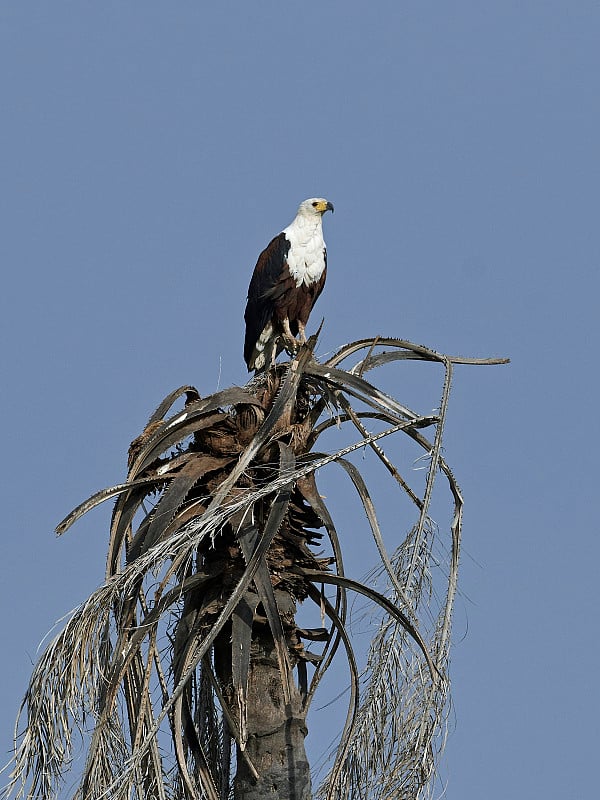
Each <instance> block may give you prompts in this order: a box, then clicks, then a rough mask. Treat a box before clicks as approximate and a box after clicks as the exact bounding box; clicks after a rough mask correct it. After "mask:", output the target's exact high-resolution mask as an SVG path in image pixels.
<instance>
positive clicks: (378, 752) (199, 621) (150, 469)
mask: <svg viewBox="0 0 600 800" xmlns="http://www.w3.org/2000/svg"><path fill="white" fill-rule="evenodd" d="M315 344H316V337H313V338H312V339H311V340H309V342H308V344H307V345H305V346H303V347H302V348H301V349H300V352H299V353H298V355H297V356H296V357H295V358H294V359H293V360H292V361H291V362H290V363H289V364H285V365H283V366H281V365H280V366H277V367H274V368H272V369H271V370H270V371H269V372H267V373H266V374H263V375H260V376H256V377H255V378H254V379H253V380H252V381H250V383H249V384H248V385H247V386H246V387H244V388H238V387H233V388H231V389H226V390H224V391H221V392H217V393H216V394H213V395H211V396H209V397H206V398H201V397H200V395H199V393H198V392H197V390H196V389H194V388H193V387H191V386H184V387H181V388H180V389H178V390H176V391H174V392H172V393H171V394H170V395H169V396H168V397H167V398H165V400H164V401H163V402H162V403H161V405H160V406H159V408H158V409H157V410H156V412H155V413H154V414H153V415H152V417H151V418H150V420H149V422H148V424H147V426H146V428H145V429H144V431H143V432H142V433H141V435H140V436H138V437H137V438H136V439H135V440H134V442H133V443H132V445H131V447H130V449H129V455H128V465H129V472H128V475H127V480H126V481H125V482H124V483H122V484H119V485H117V486H115V487H112V488H111V489H107V490H103V491H102V492H99V493H98V494H96V495H94V496H93V497H92V498H90V499H89V500H88V501H86V502H85V503H83V504H82V505H81V506H79V507H78V508H77V509H75V510H74V511H73V512H72V513H71V514H70V515H69V516H68V517H67V518H66V519H65V520H64V521H63V522H61V524H60V525H59V526H58V528H57V531H58V532H59V533H63V532H64V531H66V530H67V529H68V528H69V527H70V526H71V525H72V524H73V523H74V522H75V521H76V520H77V519H78V518H79V517H80V516H81V515H82V514H84V513H86V512H87V511H88V510H90V509H91V508H93V507H95V506H96V505H98V504H99V503H101V502H103V501H104V500H106V499H109V498H115V499H116V501H115V506H114V509H113V513H112V521H111V530H110V541H109V548H108V557H107V567H106V580H105V582H104V584H103V585H102V586H101V587H99V588H98V589H97V590H96V591H95V592H94V593H93V594H92V595H91V596H90V597H89V598H88V599H87V600H86V601H85V602H84V603H83V604H82V605H81V606H80V607H79V608H78V609H77V610H76V611H75V612H74V613H73V614H72V616H71V617H70V618H69V620H68V621H67V623H66V625H65V626H64V629H63V630H62V631H61V632H60V633H59V635H58V636H57V637H56V638H55V639H54V640H53V641H52V642H51V643H50V645H49V646H48V647H47V648H46V650H45V652H44V653H43V655H42V657H41V658H40V660H39V662H38V664H37V665H36V666H35V669H34V671H33V675H32V677H31V681H30V685H29V688H28V691H27V694H26V697H25V699H24V702H23V706H22V711H21V716H22V724H23V723H24V724H23V727H22V732H21V733H20V734H19V735H18V736H17V742H16V750H15V758H14V763H13V772H12V778H11V784H10V786H9V787H8V793H9V794H14V795H15V796H16V797H21V796H26V797H30V798H33V797H36V798H42V799H43V800H46V799H49V798H52V797H55V796H56V795H57V793H58V792H59V791H60V790H61V787H63V786H64V779H65V776H66V774H67V772H68V771H69V769H71V768H72V765H73V761H74V758H75V755H76V744H78V745H79V747H83V748H85V750H84V752H85V753H86V758H85V764H84V766H83V768H78V770H75V769H74V768H73V771H76V772H77V774H76V776H75V779H76V781H77V788H76V789H75V790H74V791H73V792H72V795H71V796H72V797H73V798H78V799H79V798H80V799H81V800H90V799H91V798H94V800H99V798H101V797H110V798H111V800H112V799H113V798H140V800H141V798H144V800H147V798H164V799H165V800H167V798H169V800H170V799H171V798H173V800H174V799H175V798H197V797H206V798H210V800H225V798H229V797H230V796H231V793H232V791H233V789H232V786H233V784H232V772H233V770H234V767H235V764H236V762H237V764H238V766H239V764H240V763H243V764H244V765H245V769H247V770H248V771H249V774H250V775H254V776H256V775H257V774H258V773H257V768H256V765H254V764H253V763H252V759H251V757H250V756H249V755H248V749H247V743H248V737H249V726H251V724H252V717H251V709H249V706H248V702H249V701H248V681H249V672H250V667H251V663H252V659H253V658H254V654H255V649H256V646H257V645H256V642H257V637H259V638H260V637H261V636H263V637H264V634H265V632H266V633H267V634H268V637H270V640H271V641H272V643H273V646H274V654H275V656H274V657H275V658H276V663H277V664H278V670H279V675H280V680H281V687H282V692H283V697H284V698H285V702H286V703H291V704H292V705H293V702H294V701H293V698H294V697H295V696H296V694H298V692H299V696H300V698H301V703H300V706H299V707H298V708H297V709H296V712H295V714H296V717H297V719H298V722H299V724H301V723H302V720H303V719H304V718H305V716H306V714H307V712H308V709H309V706H310V703H311V700H312V698H313V696H314V694H315V691H316V688H317V686H318V684H319V682H320V680H321V678H322V677H323V674H324V673H325V672H326V670H327V668H328V667H329V666H330V664H331V663H332V660H333V657H334V654H335V653H336V651H337V650H338V649H339V646H340V644H341V645H342V648H343V650H344V651H345V652H346V655H347V658H348V662H349V665H350V670H351V675H352V676H353V677H352V688H351V699H350V707H349V712H348V719H347V723H346V727H345V730H344V733H343V736H342V740H341V742H340V745H339V748H338V750H337V754H336V756H335V758H334V763H333V765H332V768H331V770H330V772H329V774H328V776H327V778H326V779H325V781H324V783H323V785H322V787H321V788H320V790H319V794H318V796H319V797H322V798H328V799H329V798H340V799H341V798H347V797H369V798H384V797H398V798H407V800H408V798H411V799H414V798H417V797H418V796H421V793H422V792H423V791H425V790H426V787H427V786H428V784H429V782H430V778H431V775H432V773H433V770H434V768H435V761H436V757H437V754H438V753H439V751H440V749H441V744H442V742H443V728H444V720H445V715H446V711H447V701H448V686H449V682H448V676H447V670H446V667H447V663H448V648H449V644H450V622H451V613H452V605H453V600H454V594H455V590H456V580H457V569H458V557H459V549H460V526H461V514H462V498H461V495H460V491H459V489H458V487H457V485H456V483H455V481H454V478H453V476H452V473H451V471H450V469H449V467H448V465H447V464H446V462H445V460H444V459H443V457H442V435H443V430H444V423H445V419H446V412H447V405H448V397H449V391H450V382H451V376H452V364H453V363H457V362H458V363H465V362H468V363H498V362H492V361H487V362H486V361H476V360H465V359H453V358H450V357H447V356H441V355H438V354H437V353H435V352H433V351H431V350H428V349H427V348H424V347H421V346H417V345H413V344H411V343H410V342H405V341H401V340H395V339H382V338H380V337H376V338H374V339H365V340H362V341H360V342H354V343H352V344H349V345H346V346H344V347H342V348H340V350H339V351H338V352H337V353H336V354H335V355H334V356H333V357H331V358H330V359H329V360H328V361H326V362H325V363H324V364H319V363H317V362H316V361H315V360H314V358H313V349H314V346H315ZM355 355H359V356H360V358H359V360H358V361H357V362H356V363H355V364H354V365H353V366H352V367H351V368H350V369H343V368H342V367H341V364H343V363H346V362H347V361H348V360H349V359H350V358H352V357H353V356H355ZM403 359H411V360H421V361H430V362H431V361H433V362H437V363H438V364H439V365H441V367H442V369H443V376H444V377H443V381H442V388H441V398H440V402H439V412H437V413H436V414H435V415H421V414H418V413H416V412H414V411H412V410H411V409H409V408H407V407H406V406H404V405H403V404H401V403H399V402H398V401H397V400H395V399H394V398H393V397H391V396H389V395H387V394H385V393H384V392H382V391H381V390H380V389H378V388H376V387H375V386H373V385H372V384H370V383H369V382H367V381H366V380H365V379H364V377H363V375H364V374H365V373H366V372H368V371H369V370H371V369H373V368H375V367H381V366H384V365H387V364H391V363H394V362H396V361H402V360H403ZM182 398H185V399H184V405H183V408H182V409H180V410H173V409H174V405H175V404H176V403H177V401H180V400H181V399H182ZM370 424H373V425H374V426H375V427H376V428H377V430H376V432H369V430H368V427H367V426H368V425H370ZM336 426H338V427H339V428H341V429H342V430H344V429H348V430H350V431H353V439H352V441H351V442H350V443H346V444H345V445H344V446H338V447H334V448H332V449H327V448H323V449H322V450H318V449H317V446H320V444H321V442H322V441H323V440H324V439H325V438H327V437H330V436H331V433H332V432H334V431H335V428H336ZM428 429H429V430H431V431H432V433H433V436H432V437H431V438H427V437H426V435H425V433H424V431H426V430H428ZM326 433H327V437H326V436H324V434H326ZM392 434H404V436H405V437H408V439H409V440H410V441H411V442H412V443H414V444H416V446H417V447H419V448H420V449H421V450H422V452H423V453H424V454H426V456H427V470H426V475H425V479H424V482H423V485H422V486H421V488H416V487H413V486H410V485H409V480H408V478H407V477H406V475H402V474H401V470H400V469H399V468H398V467H397V466H395V465H394V464H393V463H392V462H391V460H390V459H389V458H388V456H386V455H385V454H384V453H383V451H382V450H381V448H380V446H379V442H380V441H381V440H382V439H384V438H385V437H388V436H390V435H392ZM411 446H413V445H411ZM365 447H369V448H371V449H372V450H373V452H374V453H375V454H376V456H377V458H378V459H379V460H380V461H381V463H382V464H383V466H384V468H385V470H386V471H387V472H388V473H389V474H390V476H391V484H390V485H391V486H395V487H396V489H397V491H398V492H399V493H401V495H404V496H406V497H407V498H408V500H409V503H410V505H411V507H412V508H414V509H415V518H414V520H413V521H408V522H407V526H406V527H407V528H408V529H409V531H408V534H407V535H406V538H405V539H404V542H403V543H402V544H401V545H400V547H399V548H398V549H397V550H396V552H395V553H394V554H393V556H391V557H390V556H389V555H388V553H387V552H386V548H385V544H384V540H383V536H382V533H381V531H380V528H379V523H378V519H377V514H376V511H375V503H374V501H373V499H372V497H371V495H370V493H369V490H368V488H367V483H366V481H365V479H364V477H363V476H362V475H361V473H360V471H359V470H358V469H357V467H356V466H355V465H354V464H353V463H352V462H351V461H349V460H348V459H347V456H348V455H349V454H351V453H352V452H353V451H355V450H358V449H359V448H365ZM334 462H337V463H338V464H340V465H341V466H342V467H343V469H344V470H345V471H346V472H347V474H348V475H349V477H350V479H351V481H352V484H353V486H354V488H355V489H356V492H357V493H358V496H359V498H360V500H361V502H362V505H363V507H364V510H365V514H366V518H367V520H368V523H369V526H370V529H371V531H372V534H373V537H374V540H375V543H376V546H377V549H378V551H379V553H380V556H381V566H380V569H379V575H378V580H379V581H382V582H383V583H384V584H385V586H386V589H385V591H384V592H378V591H376V590H375V589H374V588H373V586H367V585H365V584H364V583H363V584H361V583H357V582H356V581H353V580H350V579H349V578H348V577H346V576H345V575H344V570H343V543H344V535H343V532H341V533H340V534H338V531H337V530H336V527H335V523H334V519H333V514H332V513H331V510H330V509H328V508H327V507H326V505H325V502H324V500H323V498H322V497H321V496H320V494H319V491H318V489H317V486H316V482H315V472H316V470H318V469H319V468H322V467H324V466H326V465H327V464H330V463H334ZM440 474H443V475H444V476H445V478H446V481H447V483H448V486H449V497H450V499H451V503H452V506H453V521H452V524H451V526H450V530H449V531H448V532H447V534H446V536H447V538H448V542H449V545H448V550H449V552H450V558H449V562H448V564H447V565H446V570H445V574H444V575H443V581H442V579H441V578H440V574H436V575H434V574H433V572H434V569H433V566H432V548H433V546H434V542H435V541H436V539H437V538H438V537H439V536H440V535H441V534H439V533H438V532H437V531H436V528H435V526H434V525H433V524H432V522H431V518H430V505H431V499H432V493H433V488H434V484H435V482H436V479H437V477H438V476H439V475H440ZM319 544H327V549H328V550H329V552H330V555H327V556H326V557H323V555H321V556H317V554H316V553H315V551H314V546H315V545H319ZM437 572H438V573H440V570H439V569H438V570H437ZM376 577H377V576H376ZM373 580H375V577H374V579H373ZM322 584H328V585H332V586H334V587H335V599H334V600H331V601H330V599H328V598H327V597H325V595H324V594H323V592H322V591H321V589H320V586H321V585H322ZM349 592H352V593H360V594H362V595H363V596H365V597H366V598H368V600H370V601H371V602H372V603H373V604H374V607H375V608H378V609H379V611H380V626H379V630H378V632H377V634H376V637H375V639H374V640H373V643H372V646H371V650H370V653H369V657H368V662H367V671H366V674H365V676H364V677H363V679H362V681H361V680H360V679H359V673H358V667H357V662H356V659H355V657H354V654H353V651H352V641H351V636H350V633H349V629H348V624H347V607H348V602H347V595H348V593H349ZM303 601H306V602H308V603H314V604H315V605H316V607H317V608H318V609H319V610H321V611H322V613H323V614H324V615H325V618H326V619H327V620H328V625H327V627H320V628H315V629H311V630H306V629H303V628H299V627H298V626H297V625H296V621H295V612H296V604H297V603H298V602H303ZM307 640H308V641H310V642H311V648H314V647H315V646H317V647H319V648H320V649H319V652H314V649H311V651H308V650H307V649H305V646H304V642H305V641H307ZM309 677H310V680H309ZM361 695H362V696H361ZM74 737H76V738H78V740H79V741H78V742H76V740H75V739H74ZM234 745H235V749H236V754H235V755H234V754H233V752H232V747H233V746H234Z"/></svg>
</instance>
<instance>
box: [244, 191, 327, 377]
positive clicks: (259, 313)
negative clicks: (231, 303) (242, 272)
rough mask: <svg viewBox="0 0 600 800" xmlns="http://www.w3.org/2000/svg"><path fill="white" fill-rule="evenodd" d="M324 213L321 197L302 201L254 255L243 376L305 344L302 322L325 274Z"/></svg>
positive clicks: (317, 294) (315, 298)
mask: <svg viewBox="0 0 600 800" xmlns="http://www.w3.org/2000/svg"><path fill="white" fill-rule="evenodd" d="M326 211H333V205H332V204H331V203H330V202H329V201H328V200H326V199H325V198H324V197H309V199H308V200H304V201H303V202H302V203H300V206H299V207H298V213H297V214H296V217H295V219H294V220H293V221H292V222H291V223H290V224H289V225H288V226H287V228H284V229H283V231H282V232H281V233H280V234H279V235H278V236H276V237H275V238H274V239H273V240H272V241H271V242H270V243H269V244H268V245H267V247H266V248H265V249H264V250H263V251H262V253H261V254H260V255H259V257H258V261H257V262H256V266H255V267H254V272H253V274H252V280H251V281H250V286H249V288H248V302H247V303H246V311H245V313H244V319H245V321H246V338H245V341H244V359H245V361H246V364H247V366H248V372H250V370H255V371H256V372H262V371H263V370H265V369H268V367H270V366H271V365H272V364H273V363H274V362H275V359H276V358H277V356H278V355H279V353H280V352H281V351H282V350H283V348H285V349H286V350H287V351H288V352H290V353H294V352H296V350H297V349H298V346H299V345H300V344H304V342H306V334H305V332H304V331H305V327H306V323H307V322H308V317H309V316H310V312H311V311H312V307H313V306H314V304H315V303H316V301H317V298H318V297H319V295H320V294H321V292H322V290H323V286H324V285H325V277H326V275H327V249H326V247H325V242H324V240H323V225H322V221H323V214H325V212H326ZM298 335H299V341H298V340H297V339H296V337H297V336H298Z"/></svg>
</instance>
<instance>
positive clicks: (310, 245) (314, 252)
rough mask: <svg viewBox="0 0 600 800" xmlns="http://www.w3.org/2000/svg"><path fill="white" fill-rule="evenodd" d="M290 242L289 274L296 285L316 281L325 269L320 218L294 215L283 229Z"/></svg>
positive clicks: (307, 284) (288, 256)
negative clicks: (292, 219) (290, 222)
mask: <svg viewBox="0 0 600 800" xmlns="http://www.w3.org/2000/svg"><path fill="white" fill-rule="evenodd" d="M283 232H284V233H285V236H286V239H287V240H288V241H289V243H290V249H289V252H288V255H287V262H288V268H289V270H290V275H291V276H292V278H293V279H294V280H295V281H296V286H301V285H302V284H303V283H304V284H306V286H310V285H311V284H313V283H316V282H317V281H318V280H319V279H320V277H321V276H322V275H323V271H324V269H325V242H324V240H323V228H322V225H321V218H320V217H319V218H318V219H315V218H312V219H310V220H305V219H304V218H302V217H296V219H295V220H294V221H293V222H292V224H291V225H288V227H287V228H285V230H284V231H283Z"/></svg>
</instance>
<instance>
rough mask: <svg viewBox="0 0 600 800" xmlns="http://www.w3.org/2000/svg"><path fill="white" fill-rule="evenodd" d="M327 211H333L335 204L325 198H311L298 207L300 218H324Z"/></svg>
mask: <svg viewBox="0 0 600 800" xmlns="http://www.w3.org/2000/svg"><path fill="white" fill-rule="evenodd" d="M326 211H333V203H330V202H329V200H326V199H325V198H324V197H309V198H308V200H304V201H303V202H302V203H300V205H299V206H298V216H300V215H302V216H303V217H322V216H323V214H324V213H325V212H326Z"/></svg>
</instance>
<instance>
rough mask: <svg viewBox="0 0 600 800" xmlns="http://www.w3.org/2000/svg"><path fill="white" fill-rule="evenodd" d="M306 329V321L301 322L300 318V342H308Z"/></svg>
mask: <svg viewBox="0 0 600 800" xmlns="http://www.w3.org/2000/svg"><path fill="white" fill-rule="evenodd" d="M305 331H306V328H305V326H304V323H303V322H300V320H298V335H299V337H300V344H306V333H305Z"/></svg>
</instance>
